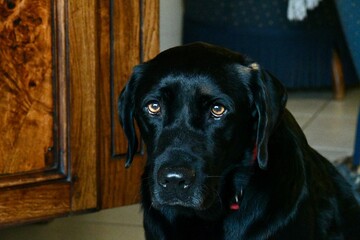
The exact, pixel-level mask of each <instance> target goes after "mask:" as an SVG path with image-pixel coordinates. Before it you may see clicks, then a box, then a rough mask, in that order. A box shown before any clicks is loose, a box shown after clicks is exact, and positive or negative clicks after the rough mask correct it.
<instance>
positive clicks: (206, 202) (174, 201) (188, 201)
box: [152, 194, 215, 211]
mask: <svg viewBox="0 0 360 240" xmlns="http://www.w3.org/2000/svg"><path fill="white" fill-rule="evenodd" d="M214 204H215V199H214V198H212V197H211V196H191V197H187V198H185V199H184V200H183V199H179V198H176V197H174V198H168V199H165V198H161V197H159V195H158V194H153V197H152V206H153V207H154V208H156V209H159V210H161V209H164V208H173V209H179V210H190V211H191V210H192V211H204V210H207V209H209V208H211V207H212V206H213V205H214Z"/></svg>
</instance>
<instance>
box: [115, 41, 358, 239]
mask: <svg viewBox="0 0 360 240" xmlns="http://www.w3.org/2000/svg"><path fill="white" fill-rule="evenodd" d="M285 61H286V60H285ZM286 99H287V95H286V91H285V89H284V87H283V86H282V84H281V83H280V82H279V81H278V80H277V79H275V78H274V77H273V76H272V75H271V74H269V73H268V72H266V71H264V70H262V69H261V68H260V67H259V65H258V64H256V63H255V62H253V61H251V60H249V59H247V58H246V57H244V56H242V55H240V54H237V53H234V52H232V51H229V50H227V49H223V48H220V47H216V46H212V45H208V44H204V43H194V44H190V45H186V46H181V47H176V48H172V49H169V50H167V51H164V52H162V53H161V54H159V55H158V56H157V57H156V58H154V59H153V60H150V61H148V62H146V63H144V64H141V65H139V66H137V67H135V68H134V72H133V75H132V77H131V79H130V81H129V82H128V84H127V86H126V88H125V89H124V90H123V92H122V94H121V96H120V98H119V113H120V120H121V123H122V126H123V128H124V131H125V134H126V136H127V138H128V140H129V148H128V156H127V162H126V165H127V166H130V164H131V161H132V158H133V156H134V154H135V150H136V149H137V139H136V132H135V129H134V119H135V120H136V121H137V123H138V125H139V127H140V131H141V134H142V138H143V140H144V142H145V144H146V149H147V156H148V160H147V164H146V168H145V171H144V174H143V177H142V206H143V210H144V227H145V234H146V239H147V240H176V239H178V240H181V239H184V240H191V239H196V240H199V239H206V240H211V239H217V240H219V239H224V240H236V239H246V240H250V239H276V240H281V239H286V240H290V239H291V240H296V239H301V240H305V239H314V240H320V239H348V240H350V239H353V240H359V239H360V207H359V204H358V203H357V202H356V200H355V198H354V196H353V193H352V190H351V187H350V186H349V184H348V183H347V182H346V181H345V180H344V179H343V178H342V177H341V176H340V175H339V173H338V172H337V171H336V169H335V168H334V167H333V166H332V164H330V163H329V162H328V161H327V160H326V159H325V158H324V157H322V156H321V155H320V154H319V153H317V152H316V151H315V150H313V149H312V148H311V147H310V146H309V145H308V143H307V141H306V138H305V136H304V134H303V132H302V130H301V129H300V127H299V125H298V124H297V123H296V121H295V120H294V118H293V116H292V115H291V114H290V113H289V111H287V110H286V108H285V104H286ZM153 102H156V103H158V104H159V105H160V107H161V111H160V113H158V114H150V113H149V109H148V107H147V106H148V105H149V103H150V104H151V103H153ZM215 105H217V106H219V105H220V106H224V107H225V108H226V112H225V114H224V115H222V116H221V117H218V118H217V117H214V116H213V115H212V114H211V109H212V107H213V106H215ZM169 169H170V170H169ZM173 169H175V170H173ZM184 169H185V170H184ZM183 170H184V171H185V172H186V174H182V171H183ZM163 171H165V172H166V174H165V176H166V177H169V178H171V177H173V176H175V177H176V178H179V179H180V180H183V179H182V178H186V179H185V180H186V181H188V184H186V185H180V184H184V183H180V182H175V184H174V183H171V184H173V185H171V186H172V187H171V188H169V187H168V186H167V184H168V182H167V181H165V183H162V182H161V181H163V180H162V177H163V175H164V174H163V173H162V172H163ZM172 171H173V172H172ZM174 174H175V175H174ZM185 175H186V176H185ZM188 175H189V176H188ZM184 176H185V177H184ZM170 180H171V179H170ZM175 180H177V179H175ZM185 180H184V181H185ZM184 181H183V182H184ZM173 186H175V187H173ZM179 186H181V187H179ZM235 197H238V206H239V209H238V210H231V208H230V206H231V204H233V203H234V202H236V200H235Z"/></svg>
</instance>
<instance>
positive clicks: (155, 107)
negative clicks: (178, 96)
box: [146, 101, 161, 115]
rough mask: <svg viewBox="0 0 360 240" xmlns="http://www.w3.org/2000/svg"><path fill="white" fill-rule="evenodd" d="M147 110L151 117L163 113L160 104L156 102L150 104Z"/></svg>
mask: <svg viewBox="0 0 360 240" xmlns="http://www.w3.org/2000/svg"><path fill="white" fill-rule="evenodd" d="M146 108H147V110H148V112H149V113H150V114H151V115H156V114H159V113H160V111H161V107H160V103H159V102H156V101H152V102H150V103H148V105H147V107H146Z"/></svg>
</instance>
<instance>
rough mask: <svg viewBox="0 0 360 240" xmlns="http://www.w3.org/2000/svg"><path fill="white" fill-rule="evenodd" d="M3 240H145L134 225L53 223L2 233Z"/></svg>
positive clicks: (140, 230) (23, 227)
mask: <svg viewBox="0 0 360 240" xmlns="http://www.w3.org/2000/svg"><path fill="white" fill-rule="evenodd" d="M0 236H1V239H2V240H24V239H31V240H143V239H145V238H144V230H143V228H142V227H139V226H133V225H121V224H108V223H100V222H99V223H89V222H77V223H76V224H75V223H74V222H72V221H69V222H63V221H53V222H50V223H48V224H40V225H39V224H34V225H28V226H21V227H15V228H9V229H3V230H1V231H0Z"/></svg>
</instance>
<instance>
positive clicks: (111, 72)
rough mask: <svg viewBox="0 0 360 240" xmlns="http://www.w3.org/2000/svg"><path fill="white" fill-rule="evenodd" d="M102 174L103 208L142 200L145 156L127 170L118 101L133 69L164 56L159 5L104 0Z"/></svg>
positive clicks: (150, 0) (152, 0)
mask: <svg viewBox="0 0 360 240" xmlns="http://www.w3.org/2000/svg"><path fill="white" fill-rule="evenodd" d="M99 32H100V36H99V46H100V59H102V61H100V63H99V64H100V79H101V85H100V104H99V105H100V106H101V107H100V108H99V117H100V118H101V121H100V135H99V136H100V141H99V144H100V159H101V161H100V176H101V185H100V192H101V208H111V207H116V206H121V205H126V204H131V203H135V202H138V201H139V199H140V181H141V174H142V172H143V168H144V165H145V157H144V156H143V155H141V154H138V155H136V157H135V159H134V161H133V164H132V165H131V167H130V168H129V169H125V154H126V150H127V140H126V139H125V137H124V134H123V132H122V130H121V127H120V124H119V120H118V113H117V112H118V110H117V99H118V96H119V94H120V91H121V90H122V88H123V87H124V86H125V84H126V82H127V81H128V79H129V77H130V74H131V72H132V68H133V67H134V66H135V65H137V64H139V63H141V62H142V61H146V60H148V59H149V58H152V57H154V56H155V55H156V54H157V53H158V52H159V36H158V34H159V1H158V0H137V1H128V0H121V1H110V2H109V1H101V2H100V19H99Z"/></svg>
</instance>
